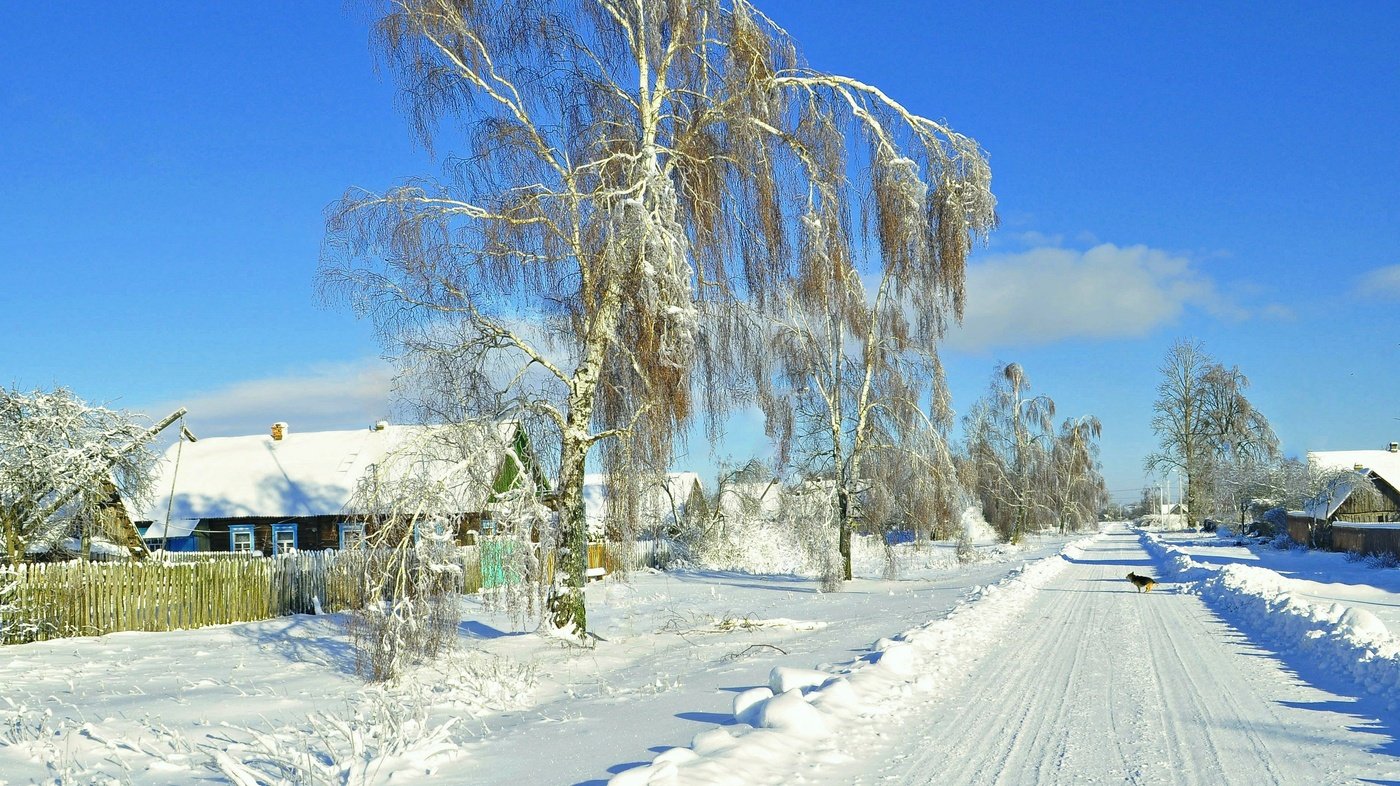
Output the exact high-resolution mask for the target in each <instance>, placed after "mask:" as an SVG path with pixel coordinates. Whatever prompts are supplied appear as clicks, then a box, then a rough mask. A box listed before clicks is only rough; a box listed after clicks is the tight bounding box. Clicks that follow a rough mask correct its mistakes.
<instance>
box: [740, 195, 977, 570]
mask: <svg viewBox="0 0 1400 786" xmlns="http://www.w3.org/2000/svg"><path fill="white" fill-rule="evenodd" d="M826 231H829V230H828V229H826V228H825V226H824V225H823V224H822V223H821V221H820V220H819V219H817V218H816V217H815V216H812V217H810V218H809V220H807V221H806V222H804V243H803V245H802V253H803V255H804V256H805V257H810V258H811V259H809V261H808V262H807V263H806V264H808V265H809V266H811V267H812V268H813V269H815V270H819V271H821V272H820V273H817V274H815V275H812V276H811V278H810V280H801V281H799V282H797V286H795V287H794V289H793V292H792V293H791V294H790V295H789V298H788V301H787V303H788V305H787V309H786V314H785V315H784V316H782V317H780V319H779V321H778V323H777V328H776V331H775V336H774V339H773V343H774V349H775V352H774V356H775V358H776V360H777V363H778V369H779V373H778V379H779V381H780V385H779V387H778V388H777V389H776V390H775V391H774V393H773V395H768V396H764V397H763V398H762V399H761V400H762V403H763V405H764V409H765V411H766V413H767V415H768V418H769V422H770V423H771V424H773V425H774V428H773V430H774V431H775V433H776V435H777V436H778V446H779V455H780V456H781V457H782V458H783V460H784V461H790V462H792V463H793V464H794V465H795V466H796V467H798V468H799V470H800V471H801V472H803V473H804V474H813V475H817V476H819V477H822V478H825V479H827V480H829V481H830V484H829V489H830V495H831V519H832V522H833V525H834V529H835V530H836V532H837V538H836V542H837V544H838V549H839V552H840V569H841V575H842V578H843V579H845V580H849V579H850V578H851V532H852V519H853V511H852V508H853V506H854V505H856V504H857V502H858V497H860V498H862V499H860V500H859V502H860V504H861V506H862V508H863V510H862V517H863V518H865V519H866V520H867V521H868V522H870V523H873V524H876V525H878V524H883V523H885V521H886V520H887V519H890V518H897V519H899V520H901V521H903V522H905V523H908V524H912V525H913V526H914V527H915V528H916V529H917V530H918V531H919V532H921V533H924V532H927V531H929V530H931V529H933V528H934V527H935V526H936V525H937V523H938V522H948V521H950V520H951V519H952V516H953V503H954V499H955V495H956V487H957V483H956V478H955V474H956V473H955V470H954V467H953V464H952V459H951V454H950V452H949V450H948V448H947V440H946V434H947V430H948V428H949V426H950V425H951V421H952V409H951V407H950V406H949V396H948V391H947V387H946V384H945V380H944V377H943V368H942V365H941V364H940V362H939V359H938V353H937V342H938V340H939V338H941V337H942V335H943V331H944V328H945V326H946V321H947V319H948V318H950V317H956V316H959V315H960V314H959V313H958V312H959V308H960V300H961V297H962V282H961V279H960V278H959V279H958V280H956V281H949V280H947V279H946V278H945V277H944V276H945V274H946V271H941V270H938V269H937V265H936V264H935V263H934V261H933V260H924V261H923V262H924V263H926V264H927V265H928V267H922V266H921V264H920V262H918V261H912V262H911V261H909V260H900V261H899V262H898V263H897V264H889V265H886V266H885V267H884V269H883V271H882V272H881V276H880V278H879V280H878V285H877V286H875V288H874V292H867V290H866V287H865V286H864V285H863V283H862V278H861V275H860V273H861V271H860V269H859V268H858V267H849V268H848V267H845V266H844V265H836V264H833V262H832V260H831V259H829V258H828V257H829V255H830V254H831V246H830V240H829V239H828V238H826V237H825V236H824V233H825V232H826ZM880 245H881V247H885V246H886V244H885V241H883V240H882V241H881V243H880ZM889 245H891V246H895V248H896V250H895V252H894V254H895V255H896V256H897V255H898V250H897V248H898V244H897V243H894V242H891V243H890V244H889ZM840 257H841V258H842V259H853V257H852V256H851V254H850V249H849V248H846V247H842V248H841V251H840ZM926 407H927V408H926ZM876 454H879V455H876ZM872 462H874V463H877V464H879V467H878V468H877V467H876V466H868V465H869V464H871V463H872ZM900 469H904V470H908V471H906V472H900V471H891V470H900ZM872 517H873V518H872Z"/></svg>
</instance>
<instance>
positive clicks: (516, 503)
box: [342, 422, 549, 681]
mask: <svg viewBox="0 0 1400 786" xmlns="http://www.w3.org/2000/svg"><path fill="white" fill-rule="evenodd" d="M517 428H518V424H514V423H504V424H497V423H495V422H469V423H459V424H450V425H440V426H435V427H425V428H422V429H418V430H416V432H415V437H414V438H413V439H410V440H408V441H406V442H405V443H404V444H403V445H401V446H400V447H398V448H397V449H396V450H395V451H393V452H392V453H390V454H389V455H387V456H386V457H385V458H384V459H383V460H382V461H381V462H380V463H378V464H376V465H374V466H373V467H372V468H371V469H370V470H369V471H368V472H367V473H366V475H365V476H364V477H363V478H361V479H360V481H359V482H358V483H357V485H356V488H355V492H354V494H353V496H352V498H351V501H350V503H349V505H348V506H347V509H346V514H347V515H350V516H353V517H355V518H357V519H360V520H362V521H364V522H365V524H366V527H367V537H366V540H365V543H364V547H365V548H364V549H363V550H361V551H358V552H351V553H347V554H345V555H342V565H343V566H344V567H345V568H346V569H350V570H352V571H354V576H353V578H354V579H355V580H357V581H358V582H359V583H360V585H361V589H362V597H363V600H364V603H363V604H361V606H360V608H358V609H356V610H354V611H352V612H351V615H350V632H351V643H352V645H353V646H354V648H355V652H356V661H357V665H358V667H359V670H360V672H361V673H362V675H363V676H365V677H367V678H369V679H373V680H376V681H381V680H388V679H392V678H393V677H395V676H397V675H399V674H401V673H402V672H403V670H404V669H406V668H408V667H409V666H411V665H414V664H416V663H419V662H423V661H426V660H429V659H432V658H434V657H436V656H437V655H438V654H439V653H441V652H443V651H444V650H445V649H446V648H448V647H449V646H450V645H451V643H452V642H453V641H454V640H455V638H456V633H457V624H458V622H460V619H461V612H460V608H459V606H458V602H459V599H460V594H461V591H462V589H463V588H464V581H465V576H464V575H463V570H464V565H463V562H462V560H461V559H460V558H459V555H458V552H457V546H456V542H457V539H458V537H459V534H460V532H461V530H462V528H463V526H464V524H465V522H464V520H463V515H464V512H466V511H482V512H483V513H484V514H485V515H487V516H489V517H490V518H491V520H492V523H493V525H494V532H495V534H494V536H493V537H492V538H491V539H489V541H487V542H484V543H482V545H481V546H480V548H481V549H483V553H482V554H481V555H480V559H479V560H478V561H479V563H480V564H481V565H482V567H483V572H484V573H489V574H490V576H487V575H483V580H484V581H483V584H484V585H485V584H490V585H491V586H489V587H486V589H485V590H484V592H483V595H484V597H485V598H486V600H487V603H488V605H492V606H494V607H497V608H500V609H502V610H505V611H508V612H513V613H516V614H518V615H520V616H522V617H523V616H527V615H529V614H530V613H531V612H532V611H534V610H535V609H538V608H539V607H540V605H541V604H542V601H543V593H544V591H545V589H546V588H547V587H546V584H545V582H544V578H545V575H546V573H547V571H546V569H545V565H544V561H543V560H542V558H541V553H540V550H538V549H536V548H535V544H534V543H533V539H534V538H535V537H536V536H537V535H539V534H540V533H544V534H545V535H546V536H547V535H548V533H549V530H548V528H547V526H546V524H547V522H548V510H547V509H545V508H544V506H543V505H542V504H540V501H539V491H540V490H539V489H538V487H537V485H536V482H535V478H536V473H535V472H534V471H533V470H532V468H531V467H530V466H528V464H527V463H526V461H525V460H524V458H525V457H522V456H521V455H520V454H519V453H518V452H517V450H516V449H515V445H516V444H518V443H517V442H516V434H517V431H516V429H517ZM502 467H505V469H504V470H502ZM503 472H504V474H505V475H506V476H508V477H509V478H511V479H512V480H511V481H510V482H507V483H503V482H502V477H501V475H502V473H503ZM501 486H508V487H507V488H501ZM544 545H545V547H546V551H547V549H548V545H549V544H548V543H546V544H544ZM493 579H494V581H493Z"/></svg>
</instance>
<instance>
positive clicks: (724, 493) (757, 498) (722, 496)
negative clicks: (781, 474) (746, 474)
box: [719, 479, 783, 521]
mask: <svg viewBox="0 0 1400 786" xmlns="http://www.w3.org/2000/svg"><path fill="white" fill-rule="evenodd" d="M782 509H783V487H782V484H780V483H779V482H778V481H777V480H776V479H774V480H735V481H731V482H729V483H726V484H724V486H723V487H722V488H721V489H720V492H719V512H720V513H721V514H722V515H723V516H724V517H725V518H727V519H730V520H733V521H755V520H757V521H772V520H774V519H776V518H777V517H778V514H779V513H781V512H782Z"/></svg>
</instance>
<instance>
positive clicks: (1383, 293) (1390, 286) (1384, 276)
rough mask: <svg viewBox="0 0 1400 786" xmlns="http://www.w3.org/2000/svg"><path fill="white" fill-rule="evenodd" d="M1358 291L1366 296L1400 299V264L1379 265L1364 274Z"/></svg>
mask: <svg viewBox="0 0 1400 786" xmlns="http://www.w3.org/2000/svg"><path fill="white" fill-rule="evenodd" d="M1356 291H1357V294H1360V295H1363V296H1365V297H1372V298H1384V299H1386V300H1392V299H1400V265H1389V266H1386V267H1378V268H1376V269H1375V270H1372V271H1370V272H1368V273H1366V274H1364V275H1362V276H1361V278H1360V280H1358V281H1357V282H1356Z"/></svg>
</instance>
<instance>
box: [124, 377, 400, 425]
mask: <svg viewBox="0 0 1400 786" xmlns="http://www.w3.org/2000/svg"><path fill="white" fill-rule="evenodd" d="M392 383H393V370H392V369H391V368H390V367H389V366H388V365H387V364H386V363H384V362H383V361H381V360H377V359H366V360H363V361H359V362H354V363H329V364H321V365H315V366H312V367H310V368H308V369H306V370H305V371H302V372H298V373H294V374H288V375H285V376H279V377H266V378H263V379H253V380H248V381H245V382H237V383H234V384H231V385H227V386H224V387H220V388H215V389H212V390H208V391H200V392H197V393H195V394H193V395H191V396H187V397H185V398H182V399H179V400H174V401H166V402H161V403H157V404H154V405H151V406H148V407H142V408H141V409H142V410H143V411H146V412H149V413H152V414H154V415H159V414H164V413H166V412H170V411H173V410H174V409H176V408H177V407H181V406H183V407H186V408H188V409H189V415H187V416H186V417H187V420H188V422H189V426H190V428H191V429H192V430H193V431H194V432H195V433H196V434H197V435H198V436H200V437H219V436H234V435H242V434H260V433H262V432H263V431H265V430H266V429H267V427H268V426H269V425H270V424H272V423H274V422H276V421H286V422H287V423H288V424H290V426H291V428H292V429H295V430H299V431H323V430H334V429H350V428H359V427H362V426H364V427H367V426H369V425H370V424H372V423H373V422H374V421H376V420H379V419H382V418H385V417H387V416H388V415H389V410H390V404H389V402H390V397H389V392H390V388H391V387H392Z"/></svg>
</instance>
